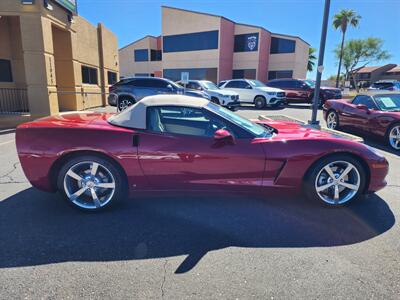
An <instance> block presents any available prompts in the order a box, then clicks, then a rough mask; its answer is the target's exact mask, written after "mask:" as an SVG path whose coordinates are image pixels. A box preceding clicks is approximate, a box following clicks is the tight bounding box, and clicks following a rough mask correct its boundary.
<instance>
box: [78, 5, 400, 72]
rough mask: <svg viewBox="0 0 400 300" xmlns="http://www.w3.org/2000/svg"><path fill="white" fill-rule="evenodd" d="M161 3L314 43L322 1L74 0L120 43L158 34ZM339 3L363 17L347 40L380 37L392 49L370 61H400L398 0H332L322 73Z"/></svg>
mask: <svg viewBox="0 0 400 300" xmlns="http://www.w3.org/2000/svg"><path fill="white" fill-rule="evenodd" d="M161 5H167V6H173V7H177V8H183V9H189V10H195V11H200V12H206V13H211V14H216V15H222V16H224V17H226V18H228V19H232V20H233V21H235V22H239V23H248V24H253V25H259V26H262V27H264V28H266V29H267V30H269V31H271V32H276V33H285V34H290V35H298V36H300V37H302V38H303V39H304V40H305V41H307V42H308V43H309V44H310V45H311V46H312V47H314V48H319V41H320V35H321V25H322V15H323V6H324V0H247V1H245V0H214V1H211V0H196V1H194V0H171V1H166V0H165V1H158V0H78V12H79V14H80V15H81V16H83V17H84V18H86V19H87V20H89V21H90V22H92V23H94V24H95V23H98V22H102V23H104V25H105V26H106V27H107V28H109V29H110V30H112V31H113V32H114V33H115V34H116V35H117V36H118V41H119V46H120V47H122V46H125V45H126V44H129V43H130V42H132V41H134V40H137V39H139V38H141V37H143V36H145V35H147V34H151V35H159V34H160V33H161ZM343 8H346V9H353V10H355V11H356V12H357V13H358V14H360V15H361V16H362V19H361V22H360V26H359V27H358V28H356V29H353V28H350V29H349V30H348V31H347V33H346V36H347V39H350V38H366V37H370V36H372V37H379V38H382V39H383V40H384V41H385V44H384V48H385V49H386V50H388V51H389V52H390V53H391V54H392V58H391V59H390V60H388V61H384V62H379V63H374V64H372V65H377V64H384V63H389V62H390V63H395V64H400V0H331V9H330V21H329V31H328V37H327V44H326V51H325V61H324V65H325V70H324V72H323V78H326V77H328V76H329V75H332V74H336V70H337V63H336V61H335V59H334V55H333V49H334V48H335V46H336V45H337V44H338V43H340V39H341V33H340V31H335V30H334V29H333V28H332V25H331V24H332V16H333V15H334V14H335V13H336V12H338V11H340V10H341V9H343ZM314 76H315V74H314V73H313V74H308V77H311V78H313V77H314Z"/></svg>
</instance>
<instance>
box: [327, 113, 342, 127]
mask: <svg viewBox="0 0 400 300" xmlns="http://www.w3.org/2000/svg"><path fill="white" fill-rule="evenodd" d="M326 127H328V128H329V129H333V130H337V129H338V128H339V115H338V114H337V112H336V111H334V110H331V111H329V112H328V115H327V117H326Z"/></svg>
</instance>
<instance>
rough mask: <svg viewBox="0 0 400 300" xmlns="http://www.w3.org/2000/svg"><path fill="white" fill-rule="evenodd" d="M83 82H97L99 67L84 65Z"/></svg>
mask: <svg viewBox="0 0 400 300" xmlns="http://www.w3.org/2000/svg"><path fill="white" fill-rule="evenodd" d="M82 83H87V84H97V83H98V81H97V69H96V68H90V67H87V66H82Z"/></svg>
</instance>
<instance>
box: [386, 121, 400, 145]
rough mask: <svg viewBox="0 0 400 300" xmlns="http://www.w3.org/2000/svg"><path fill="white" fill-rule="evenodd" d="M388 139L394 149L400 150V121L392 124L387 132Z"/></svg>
mask: <svg viewBox="0 0 400 300" xmlns="http://www.w3.org/2000/svg"><path fill="white" fill-rule="evenodd" d="M386 140H387V141H388V145H389V146H390V147H391V148H392V149H394V150H397V151H399V150H400V123H397V124H393V125H392V126H390V128H389V130H388V132H387V134H386Z"/></svg>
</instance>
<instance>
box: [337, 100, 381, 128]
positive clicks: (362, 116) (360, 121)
mask: <svg viewBox="0 0 400 300" xmlns="http://www.w3.org/2000/svg"><path fill="white" fill-rule="evenodd" d="M360 104H361V105H365V106H366V107H367V108H368V109H374V108H376V107H374V106H373V101H372V99H371V97H369V96H367V95H358V96H356V97H355V98H354V99H353V101H352V102H351V103H348V104H346V105H344V106H343V109H342V110H341V111H340V112H339V123H340V125H341V126H343V127H344V128H347V129H350V130H353V131H355V132H359V133H363V134H365V133H369V131H370V125H369V120H370V118H371V112H370V111H369V110H366V109H361V108H359V107H358V106H357V105H360Z"/></svg>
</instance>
